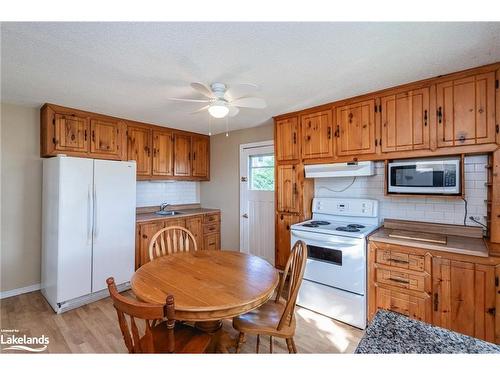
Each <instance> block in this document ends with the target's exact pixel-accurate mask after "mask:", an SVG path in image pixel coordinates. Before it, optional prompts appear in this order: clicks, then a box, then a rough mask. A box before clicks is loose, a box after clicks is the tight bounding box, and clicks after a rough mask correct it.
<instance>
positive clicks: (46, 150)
mask: <svg viewBox="0 0 500 375" xmlns="http://www.w3.org/2000/svg"><path fill="white" fill-rule="evenodd" d="M58 154H66V155H68V156H75V157H86V158H96V159H106V160H135V161H136V166H137V167H136V168H137V179H138V180H193V181H207V180H209V179H210V138H209V137H208V136H206V135H203V134H197V133H191V132H186V131H181V130H175V129H170V128H166V127H162V126H156V125H151V124H145V123H141V122H137V121H131V120H125V119H120V118H116V117H112V116H107V115H102V114H98V113H92V112H87V111H82V110H79V109H74V108H68V107H62V106H59V105H55V104H49V103H47V104H44V105H43V106H42V108H41V110H40V156H41V157H51V156H56V155H58Z"/></svg>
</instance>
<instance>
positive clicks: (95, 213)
mask: <svg viewBox="0 0 500 375" xmlns="http://www.w3.org/2000/svg"><path fill="white" fill-rule="evenodd" d="M98 234H99V231H98V226H97V191H96V188H95V184H94V240H95V239H96V238H97V236H98Z"/></svg>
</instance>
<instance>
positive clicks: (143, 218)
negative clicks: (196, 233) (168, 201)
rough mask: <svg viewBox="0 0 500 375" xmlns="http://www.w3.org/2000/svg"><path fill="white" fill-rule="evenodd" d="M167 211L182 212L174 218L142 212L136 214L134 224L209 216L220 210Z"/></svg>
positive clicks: (189, 209)
mask: <svg viewBox="0 0 500 375" xmlns="http://www.w3.org/2000/svg"><path fill="white" fill-rule="evenodd" d="M169 210H175V211H179V212H182V213H181V214H179V215H175V216H162V215H157V214H155V213H154V212H144V213H137V214H136V222H137V223H146V222H151V221H157V220H167V219H180V218H186V217H189V216H194V215H203V214H211V213H219V212H220V210H219V209H217V208H202V207H200V208H188V209H177V208H175V207H172V208H171V207H169Z"/></svg>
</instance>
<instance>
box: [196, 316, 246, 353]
mask: <svg viewBox="0 0 500 375" xmlns="http://www.w3.org/2000/svg"><path fill="white" fill-rule="evenodd" d="M194 326H195V327H196V328H197V329H199V330H200V331H203V332H206V333H208V334H210V335H212V343H211V344H210V347H209V352H215V353H229V352H230V351H229V349H233V351H234V350H236V339H235V338H233V337H231V336H230V335H229V333H228V332H226V331H224V329H223V328H222V320H213V321H209V322H196V323H195V324H194Z"/></svg>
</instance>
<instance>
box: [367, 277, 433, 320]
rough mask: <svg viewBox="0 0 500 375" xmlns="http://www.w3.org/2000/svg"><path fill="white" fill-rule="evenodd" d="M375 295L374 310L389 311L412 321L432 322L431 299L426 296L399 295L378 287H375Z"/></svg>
mask: <svg viewBox="0 0 500 375" xmlns="http://www.w3.org/2000/svg"><path fill="white" fill-rule="evenodd" d="M375 293H376V301H375V303H376V310H378V309H385V310H391V311H395V312H397V313H400V314H402V315H405V316H408V317H410V318H413V319H418V320H422V321H424V322H428V323H431V322H432V314H431V297H430V296H429V295H428V294H426V293H422V294H420V295H416V294H408V293H401V292H399V291H397V290H393V289H387V288H383V287H380V286H378V285H376V286H375Z"/></svg>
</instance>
